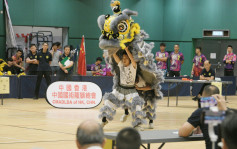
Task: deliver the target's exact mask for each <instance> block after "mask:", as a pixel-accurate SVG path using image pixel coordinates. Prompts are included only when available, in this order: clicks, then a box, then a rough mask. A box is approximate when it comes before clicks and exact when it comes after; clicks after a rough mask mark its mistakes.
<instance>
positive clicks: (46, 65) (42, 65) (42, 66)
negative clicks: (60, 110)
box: [34, 42, 52, 99]
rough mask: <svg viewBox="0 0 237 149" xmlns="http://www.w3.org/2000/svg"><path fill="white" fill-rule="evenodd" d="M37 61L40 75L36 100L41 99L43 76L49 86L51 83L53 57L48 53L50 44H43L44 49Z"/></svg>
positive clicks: (38, 76) (36, 87) (37, 82)
mask: <svg viewBox="0 0 237 149" xmlns="http://www.w3.org/2000/svg"><path fill="white" fill-rule="evenodd" d="M37 60H38V64H39V65H38V69H37V70H38V75H37V81H36V86H35V97H34V99H38V97H39V89H40V83H41V81H42V78H43V76H44V77H45V79H46V83H47V86H49V85H50V83H51V78H50V74H51V68H50V63H51V61H52V55H51V53H50V52H48V43H47V42H45V43H43V49H41V51H40V52H39V53H38V54H37Z"/></svg>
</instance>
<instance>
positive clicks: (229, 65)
mask: <svg viewBox="0 0 237 149" xmlns="http://www.w3.org/2000/svg"><path fill="white" fill-rule="evenodd" d="M235 62H236V55H235V54H234V53H233V48H232V46H231V45H228V47H227V54H226V55H225V57H224V59H223V63H224V64H225V70H224V76H234V65H235Z"/></svg>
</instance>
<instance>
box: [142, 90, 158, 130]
mask: <svg viewBox="0 0 237 149" xmlns="http://www.w3.org/2000/svg"><path fill="white" fill-rule="evenodd" d="M144 96H145V97H144V99H145V101H146V104H145V107H144V109H143V111H144V112H146V118H147V119H148V120H149V128H150V129H153V128H154V125H153V120H155V119H156V99H155V98H154V97H155V94H154V91H146V92H145V93H144Z"/></svg>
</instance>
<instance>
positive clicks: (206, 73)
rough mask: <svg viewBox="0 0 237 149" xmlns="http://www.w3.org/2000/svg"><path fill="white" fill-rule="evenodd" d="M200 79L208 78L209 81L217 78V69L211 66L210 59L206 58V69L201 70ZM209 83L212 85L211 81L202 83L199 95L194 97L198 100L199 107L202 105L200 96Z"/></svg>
mask: <svg viewBox="0 0 237 149" xmlns="http://www.w3.org/2000/svg"><path fill="white" fill-rule="evenodd" d="M200 80H207V81H211V80H215V71H214V70H213V69H212V68H211V63H210V61H209V60H206V61H205V62H204V69H203V70H202V72H201V75H200ZM207 85H210V83H204V84H203V85H202V88H201V90H200V91H199V93H198V96H196V97H194V98H193V100H195V101H196V100H197V101H198V107H200V97H201V96H202V92H203V89H204V87H205V86H207Z"/></svg>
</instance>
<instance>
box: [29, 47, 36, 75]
mask: <svg viewBox="0 0 237 149" xmlns="http://www.w3.org/2000/svg"><path fill="white" fill-rule="evenodd" d="M26 63H28V64H29V71H28V75H37V68H38V61H37V51H36V45H35V44H32V45H31V46H30V53H29V54H28V55H27V58H26Z"/></svg>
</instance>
